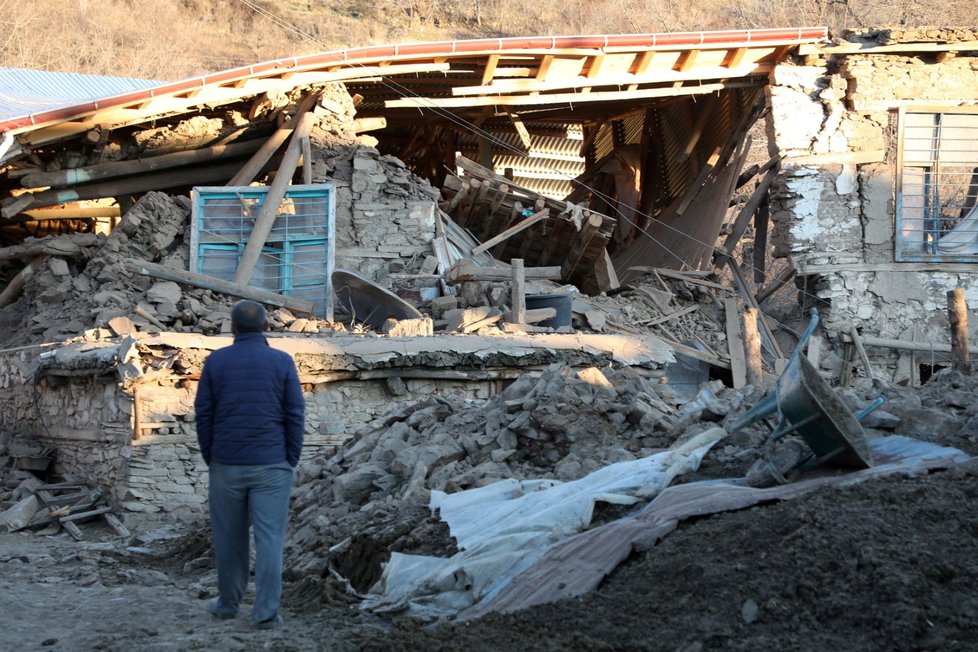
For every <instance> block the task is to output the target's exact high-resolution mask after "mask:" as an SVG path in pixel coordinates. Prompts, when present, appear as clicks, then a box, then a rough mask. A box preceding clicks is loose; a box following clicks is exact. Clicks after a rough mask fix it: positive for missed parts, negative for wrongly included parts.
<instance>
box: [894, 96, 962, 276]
mask: <svg viewBox="0 0 978 652" xmlns="http://www.w3.org/2000/svg"><path fill="white" fill-rule="evenodd" d="M900 146H901V151H900V160H901V165H900V182H899V193H898V197H897V249H896V252H897V260H899V261H940V262H955V261H963V262H976V261H978V208H976V206H978V113H976V112H956V111H954V112H952V111H945V112H910V111H906V112H904V113H903V114H902V115H901V145H900Z"/></svg>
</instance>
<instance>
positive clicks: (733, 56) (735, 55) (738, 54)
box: [724, 48, 747, 68]
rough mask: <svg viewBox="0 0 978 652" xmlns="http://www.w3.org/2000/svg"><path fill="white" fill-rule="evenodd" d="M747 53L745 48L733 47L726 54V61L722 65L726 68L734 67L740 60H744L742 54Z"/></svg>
mask: <svg viewBox="0 0 978 652" xmlns="http://www.w3.org/2000/svg"><path fill="white" fill-rule="evenodd" d="M745 54H747V48H733V49H731V50H730V53H729V54H728V57H727V60H726V63H725V64H724V65H726V66H727V68H736V67H737V66H739V65H740V63H741V61H743V60H744V55H745Z"/></svg>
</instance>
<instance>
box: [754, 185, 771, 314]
mask: <svg viewBox="0 0 978 652" xmlns="http://www.w3.org/2000/svg"><path fill="white" fill-rule="evenodd" d="M770 221H771V211H770V204H769V202H768V197H767V196H765V197H764V201H762V202H761V205H760V206H758V207H757V211H755V213H754V255H753V258H752V261H751V262H752V263H753V265H752V266H753V268H754V283H756V284H758V285H761V284H762V283H764V281H765V280H766V278H767V232H768V226H769V223H770ZM758 302H760V299H758Z"/></svg>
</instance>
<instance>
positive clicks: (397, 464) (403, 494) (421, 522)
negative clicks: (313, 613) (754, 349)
mask: <svg viewBox="0 0 978 652" xmlns="http://www.w3.org/2000/svg"><path fill="white" fill-rule="evenodd" d="M975 391H978V379H975V378H973V377H968V376H962V375H960V374H957V373H952V372H944V373H942V374H940V375H939V376H938V377H936V378H934V379H932V381H931V383H930V384H929V385H928V386H926V387H925V388H924V389H923V390H918V389H910V388H902V387H895V386H881V385H880V384H879V382H878V381H877V382H876V383H873V382H871V381H865V382H863V383H862V384H860V385H859V386H857V387H854V388H849V389H847V390H844V391H842V392H841V393H840V394H841V397H842V398H843V400H844V401H845V402H846V404H847V405H848V407H849V408H850V409H851V410H852V411H853V412H855V411H858V410H860V409H862V408H864V407H866V406H867V405H868V404H869V403H870V402H872V400H873V399H875V398H876V397H877V396H879V395H880V394H881V393H882V395H883V396H884V398H885V399H886V404H885V406H884V409H881V410H877V411H876V412H874V413H873V414H871V415H870V417H868V418H867V419H866V420H865V421H864V426H865V429H866V432H867V435H868V436H869V437H870V438H875V437H881V436H885V435H889V434H894V433H898V434H906V435H910V436H915V437H918V438H921V439H928V440H930V441H935V442H939V443H942V444H946V445H951V446H956V447H959V448H961V449H962V450H965V451H966V452H968V451H976V450H978V407H976V404H975V403H974V401H973V400H970V398H969V397H971V396H973V395H974V393H975ZM763 396H764V391H762V390H758V389H755V388H752V387H747V388H745V389H744V390H733V389H730V388H726V387H724V386H723V385H722V384H721V383H720V382H719V381H712V382H710V383H705V384H704V385H703V386H702V387H701V388H700V392H699V395H698V396H697V397H696V398H695V399H694V400H693V401H690V402H688V403H685V404H682V405H679V404H677V403H676V402H675V400H674V398H673V397H672V395H671V390H670V388H669V386H668V385H665V384H655V383H652V382H650V381H649V380H648V379H645V378H642V377H641V376H639V375H638V374H636V373H635V372H634V371H633V370H627V369H626V370H622V371H613V372H607V375H605V374H604V373H602V372H601V371H599V370H598V369H595V368H590V369H587V370H584V371H577V372H575V371H574V370H572V369H571V368H569V367H566V366H562V365H553V366H551V367H549V368H548V369H547V370H546V371H544V372H542V373H540V374H538V375H535V376H532V375H526V376H524V377H523V378H521V379H520V380H518V381H516V382H514V383H513V384H512V385H510V386H509V387H508V388H507V389H506V390H505V391H503V392H502V393H501V394H499V395H497V396H495V397H493V398H491V399H489V400H488V401H485V402H484V403H481V404H477V403H474V402H472V401H466V400H464V399H462V398H459V397H454V396H436V397H433V398H431V399H429V400H426V401H422V402H419V403H416V404H413V405H411V406H409V407H405V408H401V409H399V410H397V411H394V412H392V413H390V414H388V415H387V416H385V417H384V418H382V419H378V420H376V421H374V422H373V423H371V424H369V425H368V426H366V427H365V428H363V429H362V430H361V431H360V432H358V433H357V435H356V436H355V437H354V438H353V439H352V440H351V441H350V442H348V443H347V444H346V445H345V446H344V447H343V448H342V449H341V450H340V451H339V452H338V453H337V454H335V455H334V456H333V457H331V458H329V459H317V460H312V461H310V462H307V463H305V464H304V465H302V466H301V467H300V471H299V475H298V480H297V486H296V489H295V492H294V507H293V509H294V514H295V516H294V517H293V525H294V528H295V532H294V534H293V535H292V537H291V540H290V542H289V544H288V547H287V551H286V568H287V577H288V578H289V579H290V580H291V581H292V582H293V583H292V585H291V590H292V591H295V592H296V595H297V596H301V598H302V599H303V600H312V603H313V604H318V601H317V597H318V598H320V599H332V597H335V595H336V592H337V586H338V585H337V583H336V582H335V581H334V580H333V579H330V578H331V577H332V578H334V579H336V580H339V581H340V582H341V584H342V585H344V586H346V590H347V592H348V593H350V594H352V595H359V594H362V593H364V592H366V591H367V590H368V589H369V588H370V587H371V586H372V585H373V584H374V582H376V581H377V579H378V578H379V577H380V574H381V570H382V564H383V563H384V562H385V561H386V559H387V557H388V556H389V554H390V553H391V552H395V551H396V552H411V553H419V554H429V555H435V556H449V555H451V554H453V553H454V552H456V549H455V542H454V541H453V540H452V538H451V536H450V535H449V533H448V530H447V527H446V526H445V525H444V524H442V523H440V522H439V521H438V519H437V518H435V517H433V516H432V515H431V514H430V512H429V510H428V508H427V505H428V502H429V499H430V496H431V492H432V491H433V490H439V491H445V492H448V493H454V492H457V491H461V490H464V489H468V488H474V487H481V486H485V485H488V484H491V483H494V482H496V481H499V480H502V479H507V478H515V479H519V480H524V479H536V478H552V479H556V480H561V481H571V480H575V479H579V478H581V477H584V476H585V475H587V474H589V473H591V472H593V471H595V470H597V469H599V468H602V467H604V466H607V465H609V464H612V463H615V462H620V461H626V460H634V459H638V458H644V457H647V456H649V455H652V454H654V453H657V452H660V451H662V450H664V449H666V448H669V447H671V446H673V445H675V444H677V443H681V442H683V441H686V440H688V439H690V438H692V437H694V436H696V435H698V434H700V433H702V432H704V431H705V430H707V429H708V428H710V427H713V426H716V425H720V426H721V427H725V428H726V429H727V431H728V433H730V426H731V424H732V423H733V422H734V421H735V420H737V419H738V418H739V417H740V416H741V415H743V413H744V412H745V411H746V410H748V409H749V408H751V407H753V406H754V405H756V404H757V403H758V401H760V400H761V398H762V397H763ZM928 402H930V404H929V405H925V404H927V403H928ZM769 433H770V430H769V428H768V426H766V425H765V424H763V423H761V422H757V423H754V424H751V425H749V426H747V427H745V428H744V429H742V430H741V431H739V432H737V433H732V434H728V435H727V436H726V437H725V438H724V439H723V440H722V441H720V442H719V443H718V444H717V445H716V446H715V447H714V448H713V449H712V450H711V451H710V452H709V453H708V454H707V456H706V457H705V458H704V460H703V463H702V465H701V466H700V468H699V470H698V471H697V472H696V473H693V474H689V475H688V476H687V477H685V478H683V479H681V480H680V481H688V480H694V479H707V478H724V477H726V478H729V477H743V476H744V475H745V473H746V472H747V470H748V469H749V468H750V466H751V465H752V464H753V463H754V462H755V461H756V460H757V459H758V458H759V457H760V456H761V454H762V451H763V448H764V445H765V442H766V441H767V438H768V434H769ZM614 513H615V512H614V510H611V512H610V514H611V516H612V517H613V516H614ZM327 596H332V597H327Z"/></svg>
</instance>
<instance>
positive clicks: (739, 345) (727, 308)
mask: <svg viewBox="0 0 978 652" xmlns="http://www.w3.org/2000/svg"><path fill="white" fill-rule="evenodd" d="M723 308H724V312H725V313H726V318H727V348H728V350H729V354H730V372H731V375H732V376H733V386H734V389H741V388H743V387H745V386H746V385H747V360H746V358H745V357H744V351H745V349H744V340H743V337H742V336H741V331H740V317H739V315H738V314H737V313H738V305H737V299H735V298H734V297H728V298H726V299H724V300H723Z"/></svg>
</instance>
